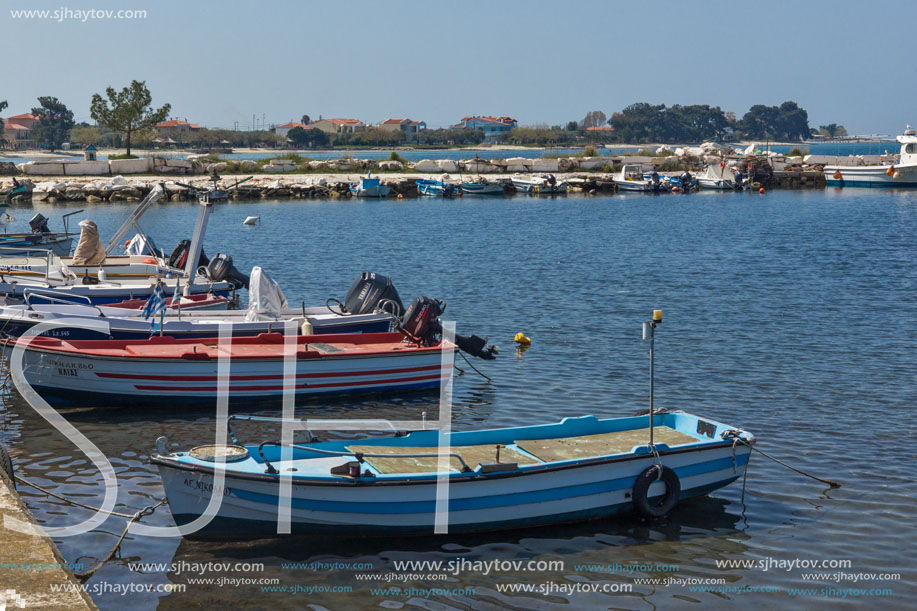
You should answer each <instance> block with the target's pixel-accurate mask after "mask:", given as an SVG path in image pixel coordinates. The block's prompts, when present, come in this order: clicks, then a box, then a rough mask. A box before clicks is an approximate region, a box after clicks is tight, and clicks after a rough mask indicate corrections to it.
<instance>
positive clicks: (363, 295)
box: [328, 272, 404, 316]
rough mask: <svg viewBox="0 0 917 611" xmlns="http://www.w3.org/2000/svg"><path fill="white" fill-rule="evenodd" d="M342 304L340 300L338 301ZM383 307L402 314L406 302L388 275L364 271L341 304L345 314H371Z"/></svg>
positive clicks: (396, 314)
mask: <svg viewBox="0 0 917 611" xmlns="http://www.w3.org/2000/svg"><path fill="white" fill-rule="evenodd" d="M328 301H329V302H330V301H331V300H330V299H329V300H328ZM338 303H339V304H340V302H338ZM376 309H381V310H383V311H385V312H388V313H389V314H393V315H394V316H401V314H402V313H403V312H404V303H402V301H401V297H399V296H398V291H397V290H395V285H394V284H392V279H391V278H389V277H388V276H383V275H381V274H376V273H373V272H363V273H362V274H360V275H359V276H357V279H356V280H354V281H353V284H351V285H350V290H349V291H347V297H345V298H344V303H343V304H342V305H341V312H342V313H344V314H371V313H372V312H375V311H376Z"/></svg>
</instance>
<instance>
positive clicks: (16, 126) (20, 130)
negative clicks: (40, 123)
mask: <svg viewBox="0 0 917 611" xmlns="http://www.w3.org/2000/svg"><path fill="white" fill-rule="evenodd" d="M37 120H38V117H36V116H35V115H33V114H32V113H28V112H27V113H25V114H21V115H16V116H14V117H10V118H9V119H3V120H2V121H3V130H2V131H3V139H4V140H5V141H6V142H5V144H4V146H8V147H10V148H13V149H28V148H32V147H33V146H34V145H35V143H34V142H32V126H34V125H35V121H37Z"/></svg>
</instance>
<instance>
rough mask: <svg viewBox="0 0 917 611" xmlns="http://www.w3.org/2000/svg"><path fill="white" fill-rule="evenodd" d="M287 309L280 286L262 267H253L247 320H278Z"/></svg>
mask: <svg viewBox="0 0 917 611" xmlns="http://www.w3.org/2000/svg"><path fill="white" fill-rule="evenodd" d="M286 307H287V298H286V297H284V296H283V291H281V290H280V285H279V284H277V283H276V282H274V280H273V279H272V278H271V277H270V276H268V275H267V272H265V271H264V270H262V269H261V268H260V267H257V266H256V267H253V268H252V275H251V278H250V279H249V283H248V311H247V312H246V313H245V320H247V321H250V322H251V321H255V320H273V319H277V318H279V317H280V315H281V313H282V312H283V310H284V308H286Z"/></svg>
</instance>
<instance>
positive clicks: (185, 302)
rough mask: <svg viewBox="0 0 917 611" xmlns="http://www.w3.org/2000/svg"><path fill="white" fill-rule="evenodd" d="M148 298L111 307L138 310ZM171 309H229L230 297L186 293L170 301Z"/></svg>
mask: <svg viewBox="0 0 917 611" xmlns="http://www.w3.org/2000/svg"><path fill="white" fill-rule="evenodd" d="M148 302H149V300H148V299H125V300H124V301H119V302H118V303H110V304H108V306H107V307H109V308H122V309H125V310H137V311H138V312H139V311H140V310H142V309H143V308H144V307H146V304H147V303H148ZM169 307H170V309H175V308H181V309H182V310H228V309H229V298H228V297H225V296H223V295H214V294H213V293H201V294H199V295H185V296H183V297H180V298H179V301H178V303H176V304H175V306H173V305H172V303H171V300H170V301H169Z"/></svg>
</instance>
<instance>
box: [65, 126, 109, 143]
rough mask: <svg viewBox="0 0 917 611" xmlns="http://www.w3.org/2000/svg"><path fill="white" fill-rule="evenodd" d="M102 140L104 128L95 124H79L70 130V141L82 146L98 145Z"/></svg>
mask: <svg viewBox="0 0 917 611" xmlns="http://www.w3.org/2000/svg"><path fill="white" fill-rule="evenodd" d="M101 140H102V130H100V129H99V128H98V127H95V126H93V125H86V126H83V125H77V126H75V127H74V128H73V129H71V130H70V143H71V144H78V145H80V146H88V145H90V144H92V145H94V146H97V145H98V144H99V143H100V142H101Z"/></svg>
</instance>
